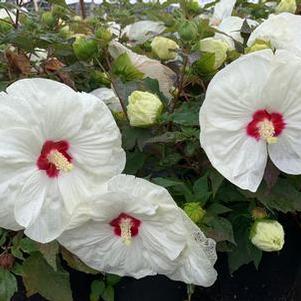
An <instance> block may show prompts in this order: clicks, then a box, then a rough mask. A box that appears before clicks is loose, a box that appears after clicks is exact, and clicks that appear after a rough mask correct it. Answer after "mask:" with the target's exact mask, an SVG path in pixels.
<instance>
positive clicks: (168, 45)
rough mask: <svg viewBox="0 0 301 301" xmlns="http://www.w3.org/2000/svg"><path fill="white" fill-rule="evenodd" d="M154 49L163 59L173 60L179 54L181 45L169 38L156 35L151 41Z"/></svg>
mask: <svg viewBox="0 0 301 301" xmlns="http://www.w3.org/2000/svg"><path fill="white" fill-rule="evenodd" d="M151 47H152V51H153V52H154V53H155V54H156V55H157V56H158V57H159V58H160V59H161V60H173V59H175V57H176V56H177V50H178V49H179V45H178V44H177V43H176V42H175V41H173V40H171V39H168V38H164V37H155V38H154V39H153V41H152V43H151Z"/></svg>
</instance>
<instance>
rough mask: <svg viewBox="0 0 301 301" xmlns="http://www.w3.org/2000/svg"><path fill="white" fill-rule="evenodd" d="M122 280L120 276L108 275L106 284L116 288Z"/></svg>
mask: <svg viewBox="0 0 301 301" xmlns="http://www.w3.org/2000/svg"><path fill="white" fill-rule="evenodd" d="M120 279H121V277H120V276H118V275H113V274H107V275H106V282H107V283H108V284H109V285H111V286H115V285H116V284H117V283H118V282H119V281H120Z"/></svg>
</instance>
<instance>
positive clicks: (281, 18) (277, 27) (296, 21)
mask: <svg viewBox="0 0 301 301" xmlns="http://www.w3.org/2000/svg"><path fill="white" fill-rule="evenodd" d="M300 27H301V16H298V15H294V14H290V13H282V14H279V15H270V16H269V18H268V19H267V20H265V21H264V22H262V23H261V24H260V25H259V26H258V27H257V28H256V29H255V30H254V31H253V32H252V34H251V35H250V37H249V40H248V46H250V47H251V46H252V45H253V44H255V43H256V40H262V41H265V42H267V43H270V45H271V46H272V48H274V49H286V50H289V51H292V52H294V53H296V54H298V55H300V54H301V31H300V30H299V29H300Z"/></svg>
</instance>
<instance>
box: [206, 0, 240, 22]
mask: <svg viewBox="0 0 301 301" xmlns="http://www.w3.org/2000/svg"><path fill="white" fill-rule="evenodd" d="M235 3H236V0H220V1H219V2H218V3H217V4H216V5H215V6H214V11H213V16H212V18H211V20H210V21H211V24H212V25H218V24H220V23H221V22H222V20H223V19H226V18H228V17H230V16H231V15H232V11H233V8H234V6H235Z"/></svg>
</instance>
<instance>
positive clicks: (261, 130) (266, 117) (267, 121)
mask: <svg viewBox="0 0 301 301" xmlns="http://www.w3.org/2000/svg"><path fill="white" fill-rule="evenodd" d="M285 126H286V123H285V121H284V119H283V116H282V114H281V113H268V112H267V111H266V110H258V111H256V112H255V113H254V114H253V119H252V121H251V122H250V123H249V124H248V125H247V128H246V131H247V134H248V135H249V136H251V137H253V138H255V139H256V140H257V141H259V140H260V139H263V140H266V141H267V142H268V143H275V142H277V137H278V136H279V135H280V134H281V133H282V131H283V130H284V128H285Z"/></svg>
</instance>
